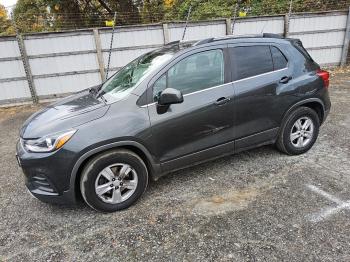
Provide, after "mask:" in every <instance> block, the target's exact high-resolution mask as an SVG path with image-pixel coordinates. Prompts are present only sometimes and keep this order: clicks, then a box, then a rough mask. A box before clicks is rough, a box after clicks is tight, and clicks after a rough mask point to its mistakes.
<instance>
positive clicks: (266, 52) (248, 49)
mask: <svg viewBox="0 0 350 262" xmlns="http://www.w3.org/2000/svg"><path fill="white" fill-rule="evenodd" d="M231 54H232V60H233V61H232V62H233V63H232V64H233V65H234V70H235V80H239V79H243V78H247V77H251V76H255V75H260V74H263V73H267V72H270V71H273V64H272V59H271V53H270V48H269V46H262V45H261V46H241V47H233V48H231Z"/></svg>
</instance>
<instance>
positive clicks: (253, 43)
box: [228, 42, 290, 83]
mask: <svg viewBox="0 0 350 262" xmlns="http://www.w3.org/2000/svg"><path fill="white" fill-rule="evenodd" d="M251 46H267V47H268V48H269V51H270V56H271V61H272V70H271V71H268V72H265V73H261V74H258V75H254V76H248V77H245V78H241V79H238V80H233V78H234V72H233V70H234V64H232V61H231V57H232V58H234V57H233V56H232V54H231V52H230V49H231V48H235V47H251ZM272 46H273V47H276V48H277V49H278V50H279V51H280V52H281V53H282V55H283V56H284V57H285V58H286V59H287V65H286V67H284V68H281V69H277V70H274V63H273V58H272V52H271V47H272ZM228 54H229V56H230V57H229V58H230V62H231V71H232V77H231V80H232V83H234V82H237V81H241V80H245V79H248V78H253V77H256V76H261V75H264V74H268V73H272V72H278V71H281V70H285V69H288V68H289V67H290V61H289V58H288V56H287V55H286V53H285V52H283V51H282V50H281V49H280V48H279V47H278V45H276V44H275V43H271V42H269V43H262V42H252V43H237V44H229V46H228Z"/></svg>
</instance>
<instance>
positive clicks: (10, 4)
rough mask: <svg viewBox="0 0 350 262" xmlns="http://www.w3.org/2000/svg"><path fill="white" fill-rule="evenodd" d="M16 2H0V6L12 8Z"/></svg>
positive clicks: (1, 0) (4, 0)
mask: <svg viewBox="0 0 350 262" xmlns="http://www.w3.org/2000/svg"><path fill="white" fill-rule="evenodd" d="M16 2H17V0H0V4H2V5H4V6H5V7H9V6H12V5H14V4H16Z"/></svg>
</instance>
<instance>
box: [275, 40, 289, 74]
mask: <svg viewBox="0 0 350 262" xmlns="http://www.w3.org/2000/svg"><path fill="white" fill-rule="evenodd" d="M271 55H272V60H273V70H279V69H283V68H286V67H287V64H288V61H287V58H286V57H285V56H284V55H283V53H282V52H281V50H279V49H278V48H277V47H275V46H271Z"/></svg>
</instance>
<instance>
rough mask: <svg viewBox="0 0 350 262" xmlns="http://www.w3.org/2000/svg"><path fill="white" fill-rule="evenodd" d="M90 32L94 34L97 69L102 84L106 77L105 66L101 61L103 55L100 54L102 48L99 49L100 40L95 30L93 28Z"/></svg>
mask: <svg viewBox="0 0 350 262" xmlns="http://www.w3.org/2000/svg"><path fill="white" fill-rule="evenodd" d="M92 30H93V32H94V39H95V46H96V55H97V62H98V67H99V70H100V76H101V81H102V82H104V81H105V79H106V76H105V65H104V61H103V54H102V47H101V38H100V34H99V33H98V29H97V28H94V29H92Z"/></svg>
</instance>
